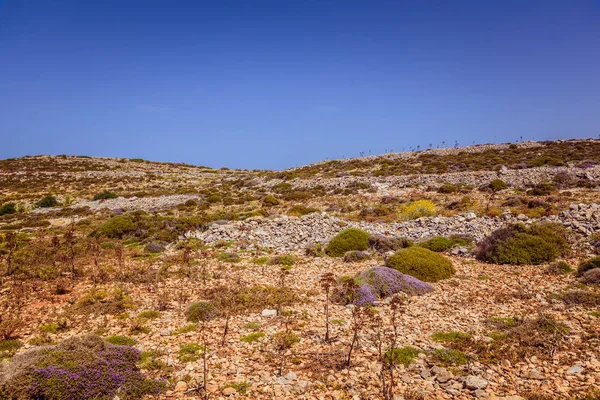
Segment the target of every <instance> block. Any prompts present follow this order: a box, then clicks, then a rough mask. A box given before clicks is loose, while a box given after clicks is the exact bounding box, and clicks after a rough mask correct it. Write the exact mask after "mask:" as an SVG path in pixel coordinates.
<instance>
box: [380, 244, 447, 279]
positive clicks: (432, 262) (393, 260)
mask: <svg viewBox="0 0 600 400" xmlns="http://www.w3.org/2000/svg"><path fill="white" fill-rule="evenodd" d="M385 265H386V266H388V267H390V268H394V269H396V270H398V271H400V272H402V273H403V274H408V275H411V276H414V277H415V278H417V279H420V280H422V281H425V282H437V281H439V280H442V279H446V278H450V277H451V276H452V275H454V273H455V272H456V271H455V269H454V266H453V265H452V261H450V260H449V259H448V258H446V257H444V256H443V255H441V254H438V253H436V252H434V251H431V250H428V249H425V248H422V247H409V248H406V249H400V250H398V251H397V252H396V253H394V255H392V256H391V257H389V258H388V259H387V260H386V262H385Z"/></svg>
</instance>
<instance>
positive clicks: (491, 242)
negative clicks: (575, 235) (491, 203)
mask: <svg viewBox="0 0 600 400" xmlns="http://www.w3.org/2000/svg"><path fill="white" fill-rule="evenodd" d="M568 252H569V243H568V242H567V239H566V232H565V230H564V228H563V227H562V226H560V225H557V224H550V223H538V224H533V225H531V226H525V225H521V224H517V225H511V226H508V227H504V228H500V229H498V230H496V231H494V232H492V234H491V235H490V236H488V237H487V238H485V239H484V240H483V241H482V242H481V243H480V244H479V247H478V249H477V251H476V253H475V257H476V258H477V259H478V260H480V261H485V262H489V263H494V264H514V265H523V264H533V265H538V264H543V263H546V262H550V261H553V260H554V259H556V258H557V257H559V256H564V255H566V254H568Z"/></svg>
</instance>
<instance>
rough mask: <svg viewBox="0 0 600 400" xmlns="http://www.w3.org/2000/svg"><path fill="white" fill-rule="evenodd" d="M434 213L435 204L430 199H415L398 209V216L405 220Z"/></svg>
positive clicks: (429, 215)
mask: <svg viewBox="0 0 600 400" xmlns="http://www.w3.org/2000/svg"><path fill="white" fill-rule="evenodd" d="M434 215H435V204H434V203H433V202H432V201H431V200H416V201H413V202H412V203H410V204H408V205H406V206H404V207H402V208H401V209H400V218H401V219H405V220H411V219H417V218H421V217H431V216H434Z"/></svg>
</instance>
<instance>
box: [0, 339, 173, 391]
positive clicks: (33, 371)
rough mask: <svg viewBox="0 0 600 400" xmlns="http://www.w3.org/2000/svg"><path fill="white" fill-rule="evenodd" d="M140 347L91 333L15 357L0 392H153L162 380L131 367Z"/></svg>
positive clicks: (139, 354)
mask: <svg viewBox="0 0 600 400" xmlns="http://www.w3.org/2000/svg"><path fill="white" fill-rule="evenodd" d="M140 356H141V352H140V351H139V350H137V349H135V348H133V347H129V346H113V345H110V344H108V343H106V342H104V341H103V340H102V339H101V338H100V337H98V336H94V335H88V336H84V337H83V338H71V339H68V340H66V341H64V342H62V343H60V344H58V345H56V346H52V347H49V348H43V349H41V350H34V351H32V352H30V353H24V354H23V355H21V358H20V359H17V357H15V360H14V362H13V364H14V365H12V366H11V368H12V370H13V371H11V372H12V373H11V376H9V377H8V379H7V381H6V382H2V381H1V380H0V397H2V395H6V396H7V397H8V398H32V399H40V400H41V399H43V400H78V399H98V400H101V399H107V400H110V399H112V398H113V397H114V396H115V395H116V394H118V395H119V397H120V398H121V399H137V398H141V397H143V396H144V395H148V394H159V393H160V392H162V391H163V389H164V387H165V384H164V383H163V382H160V381H155V380H152V379H148V378H146V377H145V376H144V375H143V374H142V373H141V372H140V370H139V368H138V367H137V365H136V363H138V362H139V361H140Z"/></svg>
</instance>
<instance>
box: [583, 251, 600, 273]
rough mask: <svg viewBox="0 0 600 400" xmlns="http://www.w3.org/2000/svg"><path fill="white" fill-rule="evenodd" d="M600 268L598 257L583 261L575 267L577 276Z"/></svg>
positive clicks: (599, 258)
mask: <svg viewBox="0 0 600 400" xmlns="http://www.w3.org/2000/svg"><path fill="white" fill-rule="evenodd" d="M596 268H600V256H597V257H592V258H588V259H587V260H583V261H582V262H581V263H580V264H579V267H577V276H583V274H585V273H586V272H587V271H590V270H592V269H596Z"/></svg>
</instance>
